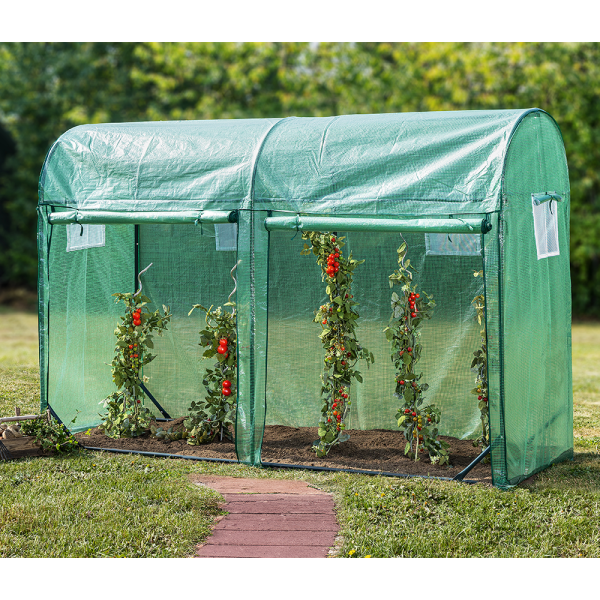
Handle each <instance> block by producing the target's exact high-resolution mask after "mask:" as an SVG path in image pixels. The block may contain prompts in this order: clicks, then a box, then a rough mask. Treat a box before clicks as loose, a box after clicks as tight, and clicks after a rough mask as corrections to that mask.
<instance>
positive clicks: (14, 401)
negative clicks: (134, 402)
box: [0, 309, 600, 557]
mask: <svg viewBox="0 0 600 600" xmlns="http://www.w3.org/2000/svg"><path fill="white" fill-rule="evenodd" d="M36 325H37V316H36V315H35V314H29V313H22V312H15V311H11V310H9V309H0V414H2V415H8V414H14V408H15V406H19V407H20V408H21V411H22V412H23V413H25V412H28V413H29V412H37V411H38V409H39V384H38V379H37V368H38V363H37V334H36ZM573 359H574V367H573V390H574V402H575V408H574V412H575V430H574V433H575V451H576V456H575V460H574V461H572V462H566V463H562V464H560V465H555V466H553V467H551V468H550V469H548V470H546V471H544V472H543V473H541V474H540V475H539V476H538V477H537V478H536V480H535V482H534V483H532V484H529V485H527V486H520V487H518V488H516V489H513V490H511V491H509V492H501V491H498V490H496V489H490V488H484V487H480V486H468V485H461V484H455V483H448V482H442V481H435V480H431V481H428V480H418V479H415V480H398V479H388V478H380V477H369V476H356V475H350V474H347V473H311V472H301V471H285V470H267V469H253V468H249V467H245V466H241V465H219V464H217V463H196V462H192V461H185V460H175V459H151V458H145V457H132V456H123V455H112V454H108V453H107V454H102V453H96V452H80V453H77V454H75V455H74V456H69V457H47V458H34V459H21V460H18V461H13V462H9V463H0V556H1V557H118V556H124V557H186V556H190V555H192V554H193V551H194V546H195V545H196V544H198V543H199V542H201V541H202V540H204V539H205V538H206V537H207V536H208V534H209V531H210V525H211V524H212V522H213V520H214V518H215V517H216V516H217V515H218V514H219V509H218V499H219V496H218V494H216V493H214V492H212V491H210V490H203V489H200V488H199V487H197V486H194V485H192V484H190V483H189V481H188V478H187V476H188V475H189V474H190V473H197V472H202V473H214V474H221V475H233V476H247V477H268V478H293V479H302V480H304V481H308V482H309V483H311V484H312V485H316V486H318V487H320V488H322V489H325V490H328V491H331V492H332V493H333V494H334V497H335V499H336V509H337V513H338V519H339V522H340V525H341V535H342V537H341V542H340V544H341V545H340V549H339V555H340V556H342V557H349V556H350V557H365V556H371V557H446V556H450V557H599V556H600V455H599V453H600V324H585V325H584V324H575V325H574V326H573Z"/></svg>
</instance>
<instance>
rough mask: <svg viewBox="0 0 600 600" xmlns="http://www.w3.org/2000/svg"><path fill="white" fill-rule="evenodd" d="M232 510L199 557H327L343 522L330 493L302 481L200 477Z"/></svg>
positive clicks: (200, 482) (201, 550)
mask: <svg viewBox="0 0 600 600" xmlns="http://www.w3.org/2000/svg"><path fill="white" fill-rule="evenodd" d="M193 481H194V482H195V483H197V484H200V485H207V486H208V487H211V488H213V489H215V490H216V491H218V492H219V493H221V494H223V496H224V498H225V504H224V505H223V510H225V511H227V512H229V514H228V515H227V516H225V517H224V518H223V519H221V520H220V521H219V522H218V524H217V525H216V526H215V528H214V530H213V534H212V536H211V537H210V538H209V539H208V540H207V543H206V544H204V545H202V546H200V547H198V551H197V553H196V556H198V557H201V558H325V557H326V556H327V555H328V553H329V550H330V549H331V547H332V546H334V544H335V538H336V535H337V533H338V531H339V525H338V523H337V520H336V518H335V513H334V510H333V499H332V497H331V494H328V493H326V492H322V491H320V490H316V489H314V488H310V487H308V485H307V484H306V483H305V482H302V481H287V480H271V479H242V478H236V477H219V476H198V475H196V476H195V477H194V478H193Z"/></svg>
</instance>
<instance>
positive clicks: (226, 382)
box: [223, 379, 231, 388]
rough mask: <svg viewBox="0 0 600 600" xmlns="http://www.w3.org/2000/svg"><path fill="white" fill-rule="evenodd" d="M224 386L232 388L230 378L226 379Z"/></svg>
mask: <svg viewBox="0 0 600 600" xmlns="http://www.w3.org/2000/svg"><path fill="white" fill-rule="evenodd" d="M223 387H224V388H230V387H231V381H229V379H225V381H223Z"/></svg>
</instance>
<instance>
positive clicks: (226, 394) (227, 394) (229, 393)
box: [221, 387, 231, 396]
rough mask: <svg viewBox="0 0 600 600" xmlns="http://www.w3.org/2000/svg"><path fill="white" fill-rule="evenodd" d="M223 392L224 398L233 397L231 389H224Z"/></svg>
mask: <svg viewBox="0 0 600 600" xmlns="http://www.w3.org/2000/svg"><path fill="white" fill-rule="evenodd" d="M221 392H222V394H223V396H231V390H230V389H229V388H226V387H224V388H223V389H222V390H221Z"/></svg>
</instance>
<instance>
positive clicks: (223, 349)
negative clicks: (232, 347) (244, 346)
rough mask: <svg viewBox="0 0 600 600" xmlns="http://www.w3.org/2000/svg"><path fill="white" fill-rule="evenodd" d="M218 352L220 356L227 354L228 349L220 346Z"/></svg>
mask: <svg viewBox="0 0 600 600" xmlns="http://www.w3.org/2000/svg"><path fill="white" fill-rule="evenodd" d="M217 352H218V353H219V354H225V352H227V349H226V348H223V346H219V347H218V348H217Z"/></svg>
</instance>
